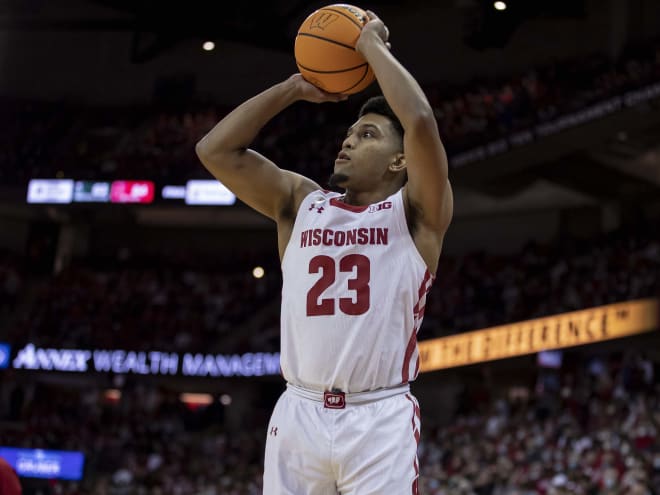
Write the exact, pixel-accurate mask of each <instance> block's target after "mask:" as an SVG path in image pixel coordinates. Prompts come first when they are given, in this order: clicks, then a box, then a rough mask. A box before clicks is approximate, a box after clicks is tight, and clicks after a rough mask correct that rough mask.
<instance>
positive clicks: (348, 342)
mask: <svg viewBox="0 0 660 495" xmlns="http://www.w3.org/2000/svg"><path fill="white" fill-rule="evenodd" d="M339 198H340V194H338V193H334V192H326V191H315V192H312V193H310V194H309V195H307V196H306V197H305V199H304V200H303V201H302V203H301V204H300V208H299V210H298V214H297V216H296V220H295V224H294V228H293V232H292V233H291V239H290V240H289V244H288V245H287V248H286V251H285V254H284V258H283V260H282V276H283V286H282V314H281V332H282V335H281V341H282V348H281V366H282V374H283V375H284V378H285V379H286V380H287V381H288V382H289V383H292V384H293V385H298V386H300V387H305V388H309V389H313V390H318V391H325V390H332V389H339V390H342V391H343V392H347V393H354V392H363V391H367V390H375V389H379V388H384V387H392V386H395V385H400V384H401V383H407V382H409V381H412V380H414V379H415V378H416V376H417V372H418V370H419V354H418V350H417V331H418V330H419V327H420V325H421V323H422V317H423V316H424V304H425V300H426V293H427V292H428V290H429V289H430V287H431V284H432V283H433V276H432V274H431V273H430V272H429V271H428V269H427V267H426V264H425V263H424V260H423V259H422V257H421V255H420V254H419V252H418V251H417V248H416V246H415V244H414V242H413V239H412V237H411V236H410V233H409V231H408V226H407V223H406V216H405V212H404V205H403V195H402V191H401V190H399V192H397V193H395V194H393V195H392V196H390V197H389V198H387V199H386V200H384V201H381V202H380V203H376V204H372V205H369V206H359V207H358V206H352V205H347V204H346V203H343V202H342V201H341V200H340V199H339Z"/></svg>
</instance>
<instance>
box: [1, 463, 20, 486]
mask: <svg viewBox="0 0 660 495" xmlns="http://www.w3.org/2000/svg"><path fill="white" fill-rule="evenodd" d="M22 493H23V490H21V484H20V483H19V481H18V476H16V472H15V471H14V469H13V468H12V467H11V466H10V465H9V464H8V463H7V461H5V460H4V459H3V458H2V457H0V494H2V495H21V494H22Z"/></svg>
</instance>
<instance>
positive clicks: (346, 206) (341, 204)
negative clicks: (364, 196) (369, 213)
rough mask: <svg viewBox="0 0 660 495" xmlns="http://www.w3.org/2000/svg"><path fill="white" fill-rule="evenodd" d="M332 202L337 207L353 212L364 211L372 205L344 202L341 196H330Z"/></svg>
mask: <svg viewBox="0 0 660 495" xmlns="http://www.w3.org/2000/svg"><path fill="white" fill-rule="evenodd" d="M330 204H331V205H332V206H336V207H337V208H341V209H343V210H348V211H352V212H353V213H362V212H363V211H365V210H366V209H367V208H369V206H370V205H365V206H355V205H349V204H347V203H344V202H343V201H340V200H339V198H330Z"/></svg>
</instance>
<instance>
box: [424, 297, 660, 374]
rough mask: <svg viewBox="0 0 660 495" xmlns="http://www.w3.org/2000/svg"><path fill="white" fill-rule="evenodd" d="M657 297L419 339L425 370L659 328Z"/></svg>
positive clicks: (570, 345)
mask: <svg viewBox="0 0 660 495" xmlns="http://www.w3.org/2000/svg"><path fill="white" fill-rule="evenodd" d="M659 315H660V303H659V302H658V300H657V299H641V300H637V301H627V302H622V303H616V304H609V305H607V306H599V307H596V308H590V309H584V310H580V311H573V312H570V313H562V314H559V315H554V316H548V317H545V318H537V319H535V320H527V321H521V322H519V323H513V324H511V325H502V326H498V327H492V328H485V329H483V330H477V331H475V332H467V333H462V334H460V335H452V336H450V337H442V338H439V339H432V340H426V341H423V342H420V343H419V355H420V371H422V372H425V371H433V370H440V369H445V368H454V367H457V366H464V365H468V364H475V363H481V362H484V361H493V360H496V359H504V358H511V357H515V356H523V355H525V354H532V353H536V352H541V351H547V350H551V349H562V348H566V347H575V346H579V345H585V344H593V343H596V342H602V341H605V340H611V339H618V338H621V337H627V336H630V335H636V334H640V333H644V332H649V331H652V330H656V329H657V328H658V324H659V320H660V317H659Z"/></svg>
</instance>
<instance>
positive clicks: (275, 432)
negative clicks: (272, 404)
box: [270, 426, 277, 437]
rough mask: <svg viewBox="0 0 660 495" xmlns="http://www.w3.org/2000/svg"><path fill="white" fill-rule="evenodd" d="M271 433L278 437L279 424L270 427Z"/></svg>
mask: <svg viewBox="0 0 660 495" xmlns="http://www.w3.org/2000/svg"><path fill="white" fill-rule="evenodd" d="M270 435H272V436H274V437H276V436H277V426H272V427H271V428H270Z"/></svg>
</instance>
